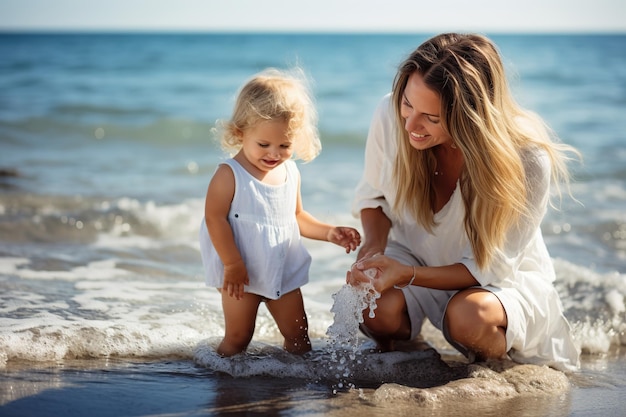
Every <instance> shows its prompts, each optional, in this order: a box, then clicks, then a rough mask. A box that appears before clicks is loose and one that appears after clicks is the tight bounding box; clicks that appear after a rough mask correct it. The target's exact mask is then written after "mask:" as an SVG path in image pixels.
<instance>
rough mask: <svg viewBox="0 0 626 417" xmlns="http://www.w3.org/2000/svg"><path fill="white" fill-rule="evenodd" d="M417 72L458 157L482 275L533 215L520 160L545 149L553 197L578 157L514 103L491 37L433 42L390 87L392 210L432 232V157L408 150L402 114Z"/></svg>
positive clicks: (418, 51)
mask: <svg viewBox="0 0 626 417" xmlns="http://www.w3.org/2000/svg"><path fill="white" fill-rule="evenodd" d="M414 72H417V73H419V74H420V75H421V76H422V77H423V78H424V82H425V83H426V85H427V86H428V87H429V88H430V89H431V90H433V91H435V92H436V93H438V94H439V96H440V98H441V113H440V114H441V123H442V126H443V128H444V129H445V130H446V131H447V132H448V133H449V135H450V136H451V137H452V141H453V145H454V146H456V147H457V148H458V149H459V150H460V151H461V152H462V154H463V159H464V168H463V171H462V174H461V178H460V187H461V193H462V197H463V201H464V204H465V220H464V224H465V231H466V233H467V236H468V238H469V241H470V242H471V245H472V250H473V253H474V257H475V260H476V263H477V265H478V266H479V267H480V268H481V269H484V268H486V267H487V266H488V265H489V263H490V261H491V259H492V258H493V256H494V254H495V252H496V251H497V250H498V249H501V248H503V247H504V244H505V243H506V236H507V233H508V232H509V230H510V229H511V228H514V227H516V226H518V225H519V224H520V221H521V220H522V219H523V218H524V217H526V216H529V215H530V214H531V213H530V210H531V209H530V207H529V204H528V194H529V190H528V186H529V185H528V183H527V180H526V173H525V168H524V163H523V159H522V155H523V154H524V153H525V152H527V151H529V150H532V149H533V148H538V149H542V150H544V151H545V152H546V154H547V155H548V157H549V160H550V162H551V165H552V170H551V175H552V180H553V181H554V182H555V184H556V185H557V191H558V184H559V183H561V182H564V183H566V184H567V183H568V181H569V173H568V170H567V167H566V162H567V160H568V159H570V158H568V157H567V152H568V151H572V152H574V153H577V152H576V150H575V149H573V148H572V147H570V146H568V145H565V144H563V143H559V142H558V141H556V140H554V139H553V135H552V133H551V131H550V130H549V129H548V128H547V126H546V125H545V124H544V123H543V121H542V120H541V119H540V118H539V117H538V116H536V115H535V114H533V113H532V112H529V111H527V110H524V109H522V108H521V107H520V106H519V105H518V104H517V103H516V102H515V100H514V98H513V97H512V95H511V93H510V91H509V88H508V84H507V80H506V76H505V73H504V68H503V65H502V61H501V59H500V55H499V53H498V51H497V49H496V47H495V45H494V44H493V43H492V42H491V41H490V40H489V39H488V38H486V37H484V36H482V35H475V34H469V35H464V34H455V33H448V34H442V35H438V36H435V37H434V38H431V39H430V40H428V41H426V42H424V43H423V44H422V45H420V46H419V47H418V48H417V49H416V50H415V51H414V52H413V53H411V55H410V56H409V57H408V58H407V59H406V60H405V61H404V62H403V63H402V64H401V65H400V67H399V69H398V72H397V74H396V77H395V79H394V84H393V102H394V106H395V113H396V122H397V128H396V131H397V140H398V146H399V151H398V155H397V157H396V162H395V166H394V180H395V183H396V186H397V189H398V194H397V195H398V196H397V199H396V201H395V202H394V210H396V211H404V210H408V211H409V212H410V213H412V215H413V216H414V217H415V219H416V220H417V221H418V222H419V223H420V224H422V225H423V226H424V227H425V228H426V229H427V230H429V231H431V232H432V230H433V227H434V226H435V224H436V223H435V220H434V213H433V207H434V204H433V203H434V192H433V187H432V183H431V181H432V173H433V172H434V171H435V168H436V167H435V164H436V161H435V155H434V153H433V150H432V149H427V150H424V151H418V150H416V149H415V148H413V147H411V145H410V143H409V140H408V137H407V135H408V134H407V132H406V130H405V129H404V119H403V118H402V116H401V114H400V108H401V103H402V96H403V94H404V90H405V88H406V85H407V81H408V79H409V76H410V75H411V74H413V73H414ZM559 193H560V192H559Z"/></svg>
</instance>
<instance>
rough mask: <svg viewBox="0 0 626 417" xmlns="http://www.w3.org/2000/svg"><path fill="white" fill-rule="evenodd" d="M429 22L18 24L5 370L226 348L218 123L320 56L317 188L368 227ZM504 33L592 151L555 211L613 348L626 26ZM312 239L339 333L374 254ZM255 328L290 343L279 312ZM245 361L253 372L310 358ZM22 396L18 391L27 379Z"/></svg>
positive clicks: (622, 266)
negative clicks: (238, 103)
mask: <svg viewBox="0 0 626 417" xmlns="http://www.w3.org/2000/svg"><path fill="white" fill-rule="evenodd" d="M428 37H429V35H426V34H413V35H409V34H405V35H380V34H377V35H349V34H342V35H333V34H324V35H322V34H319V35H314V34H41V33H40V34H0V57H2V58H0V174H1V175H0V289H1V292H0V368H1V367H2V366H10V365H11V364H13V363H18V362H19V363H27V364H31V365H32V366H35V365H36V364H40V363H44V362H46V361H60V360H66V359H89V358H128V357H132V358H140V359H142V360H146V359H150V360H153V359H155V360H164V359H166V358H182V359H194V360H195V361H196V362H198V363H206V362H207V358H206V346H207V343H208V345H210V344H211V343H212V342H211V340H212V338H215V337H219V336H220V335H221V333H222V331H223V327H222V326H223V324H222V317H221V308H220V301H219V298H218V297H217V295H216V292H215V291H214V290H212V289H209V288H206V287H204V285H203V279H202V276H201V274H202V272H201V263H200V258H199V252H198V244H197V228H198V224H199V222H200V220H201V218H202V214H203V204H204V193H205V191H206V186H207V184H208V181H209V179H210V176H211V174H212V173H213V170H214V169H215V167H216V164H217V163H218V162H219V161H220V159H221V158H223V157H224V155H223V153H222V152H221V150H220V149H219V147H218V146H217V144H216V142H215V140H214V138H213V137H212V133H211V129H212V127H213V126H214V123H215V121H216V120H217V119H219V118H224V117H228V115H229V113H230V111H231V109H232V106H233V103H234V97H235V94H236V91H237V89H238V88H239V87H240V86H241V84H242V83H243V82H244V81H245V80H246V79H248V78H249V77H250V76H252V75H253V74H254V73H256V72H258V71H260V70H262V69H264V68H266V67H278V68H288V67H291V66H294V65H298V66H300V67H302V68H303V69H304V70H305V72H306V73H307V74H308V75H309V77H310V79H311V82H312V89H313V92H314V95H315V98H316V104H317V107H318V112H319V116H320V123H319V129H320V132H321V137H322V143H323V150H322V154H321V155H320V156H319V157H318V158H317V159H316V160H314V161H313V162H311V163H309V164H300V169H301V171H302V176H303V184H302V193H303V201H304V205H305V207H306V209H307V210H308V211H310V212H311V213H312V214H314V215H316V216H317V217H319V218H321V219H323V220H326V221H329V222H334V223H340V224H348V225H353V226H355V227H358V226H359V224H358V221H357V220H356V219H354V218H353V217H352V216H351V214H350V203H351V199H352V195H353V191H354V187H355V186H356V184H357V182H358V180H359V178H360V176H361V172H362V168H363V150H364V143H365V137H366V134H367V129H368V125H369V120H370V117H371V114H372V111H373V109H374V107H375V106H376V104H377V102H378V100H379V99H380V98H381V97H382V96H383V95H384V94H385V93H387V92H388V91H389V90H390V87H391V83H392V80H393V76H394V74H395V69H396V66H397V65H398V64H399V62H400V61H401V60H402V59H403V58H404V56H405V55H406V54H407V53H409V52H410V51H411V50H412V49H413V48H415V47H416V46H417V45H418V44H419V43H421V42H422V41H424V40H425V39H427V38H428ZM493 39H494V40H495V42H496V43H497V44H498V46H499V48H500V50H501V53H502V56H503V59H504V62H505V64H506V68H507V71H508V75H509V77H510V82H511V85H512V89H513V91H514V92H515V95H516V97H517V98H518V100H519V101H520V102H521V103H522V104H523V105H524V106H526V107H528V108H530V109H532V110H534V111H536V112H538V113H539V114H540V115H542V116H543V117H544V118H545V119H546V121H547V122H548V123H549V124H550V125H551V127H552V128H553V129H554V130H555V132H556V133H557V134H558V135H559V136H560V138H561V139H562V140H563V141H564V142H566V143H569V144H572V145H574V146H575V147H577V148H578V149H580V150H581V152H582V153H583V156H584V161H583V163H582V164H574V165H572V170H573V173H574V177H575V178H574V179H575V181H574V183H573V184H572V193H573V195H574V197H575V199H571V198H569V197H568V196H564V198H563V200H562V202H560V204H559V202H558V200H557V205H558V206H560V210H559V211H556V210H553V211H551V212H550V213H549V214H548V216H547V217H546V219H545V222H544V224H543V226H542V227H543V231H544V236H545V238H546V241H547V244H548V246H549V250H550V252H551V254H552V256H553V258H554V262H555V266H556V270H557V276H558V279H557V282H556V285H557V289H558V290H559V292H560V294H561V296H562V299H563V304H564V306H565V310H566V315H567V316H568V318H569V319H570V321H571V322H572V325H573V328H574V331H575V335H576V339H577V341H578V342H579V343H580V345H581V348H582V350H583V353H584V354H583V360H584V361H586V362H585V363H587V364H590V363H596V362H595V361H596V359H597V358H598V357H599V355H600V356H602V355H608V354H609V353H610V352H615V351H621V350H623V346H624V345H626V334H625V331H626V325H625V324H624V318H625V317H626V307H625V301H624V296H625V295H626V210H625V209H626V164H625V161H626V117H625V116H626V36H624V35H494V36H493ZM307 246H308V247H309V249H310V251H311V253H312V255H313V265H312V269H311V282H310V284H308V285H307V286H306V287H304V289H303V291H304V296H305V304H306V307H307V312H308V314H309V321H310V325H311V326H310V333H311V337H312V339H313V343H314V347H322V346H325V345H326V344H327V340H328V334H327V330H328V329H329V327H330V326H331V325H332V324H333V322H334V321H335V320H336V319H337V318H336V317H333V313H332V312H331V308H332V306H333V294H337V293H338V292H339V291H340V289H341V288H342V285H343V282H344V278H345V271H346V270H347V269H348V268H349V266H350V264H351V263H352V262H353V260H354V259H353V255H346V254H345V253H343V252H342V251H341V250H340V249H339V248H336V247H333V246H332V245H329V244H327V243H320V242H307ZM433 337H435V336H433ZM207 340H209V342H207ZM255 341H258V342H259V343H266V344H268V345H270V346H271V345H279V344H280V335H279V334H278V333H277V330H276V329H275V326H274V325H273V322H272V320H271V317H270V316H269V315H268V314H267V312H265V311H261V312H260V315H259V320H258V322H257V333H256V335H255ZM431 342H432V343H433V344H435V345H436V346H441V350H442V351H444V352H445V351H446V349H447V348H446V347H445V345H444V343H443V342H441V341H440V340H437V339H436V338H435V339H434V340H433V341H431ZM260 349H261V350H263V349H262V348H260ZM449 353H453V352H452V351H450V352H449ZM265 354H267V353H262V354H261V355H265ZM203 355H204V356H203ZM267 355H269V356H270V357H274V356H276V354H275V353H269V354H267ZM278 356H280V355H278ZM279 362H280V360H279ZM244 365H245V366H247V367H248V368H247V369H248V371H246V372H249V373H251V374H255V372H259V373H263V372H265V373H266V374H270V375H272V374H274V375H275V376H280V375H284V373H285V372H286V373H287V374H289V373H290V372H291V371H288V370H286V368H285V367H284V366H282V367H281V366H279V365H276V364H272V363H270V364H269V365H268V364H265V365H263V366H264V367H265V368H263V370H262V371H261V370H259V369H256V368H254V367H252V368H250V367H251V366H252V364H251V363H245V364H244ZM368 366H370V367H374V368H375V365H371V364H370V365H368ZM590 366H591V365H590ZM251 369H252V370H251ZM621 369H622V372H623V368H621ZM378 371H382V369H380V368H379V369H378ZM230 372H231V373H232V372H234V373H235V374H236V373H237V372H235V371H232V370H231V371H230ZM246 372H243V371H242V373H241V375H244V374H245V375H248V374H246ZM601 373H602V372H601ZM609 373H610V372H609ZM379 374H380V373H377V372H373V376H371V379H370V380H369V381H367V383H366V385H372V384H375V383H376V381H377V379H376V378H378V375H379ZM360 375H361V378H364V379H365V380H367V379H368V377H367V376H363V375H362V372H361V373H360ZM621 375H622V377H624V374H623V373H622V374H621ZM291 376H294V375H291ZM625 378H626V377H625ZM331 379H332V378H331ZM344 379H345V378H344ZM348 379H349V378H348ZM344 383H348V384H351V383H352V384H353V385H355V383H353V382H350V381H344ZM356 385H357V386H358V383H356ZM624 386H626V383H624V385H622V386H621V387H622V389H623V387H624ZM25 390H26V391H28V390H27V389H25ZM2 395H3V394H0V403H6V402H8V401H10V400H12V399H15V397H16V396H17V397H19V396H20V395H19V394H16V393H15V392H13V393H5V394H4V396H2ZM24 395H26V394H24Z"/></svg>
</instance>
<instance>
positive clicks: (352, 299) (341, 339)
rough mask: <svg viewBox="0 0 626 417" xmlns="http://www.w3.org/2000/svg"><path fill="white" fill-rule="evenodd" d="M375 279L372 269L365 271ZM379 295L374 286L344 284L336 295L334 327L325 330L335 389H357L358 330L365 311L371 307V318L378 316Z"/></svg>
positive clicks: (360, 360)
mask: <svg viewBox="0 0 626 417" xmlns="http://www.w3.org/2000/svg"><path fill="white" fill-rule="evenodd" d="M366 273H367V274H368V276H370V277H372V275H373V273H372V272H370V270H368V271H366ZM378 298H380V293H379V292H377V291H376V290H375V289H374V286H373V285H372V284H371V283H365V284H362V285H359V286H351V285H347V284H346V285H344V286H343V287H342V288H341V289H340V290H339V291H338V292H337V293H335V294H333V306H332V308H331V310H330V311H331V313H333V315H334V320H333V324H331V325H330V327H329V328H328V330H327V331H326V335H327V336H328V337H329V339H328V353H329V356H330V358H329V368H330V369H331V370H333V371H334V378H335V379H336V380H337V383H336V388H338V389H344V388H354V387H355V386H354V383H353V382H350V381H351V379H352V377H353V375H354V369H355V367H357V366H359V365H361V364H362V358H361V355H362V353H363V352H362V350H361V349H360V345H361V343H360V341H359V327H360V325H361V323H363V311H364V310H366V309H368V308H369V317H371V318H373V317H375V312H374V310H376V308H377V304H376V300H377V299H378Z"/></svg>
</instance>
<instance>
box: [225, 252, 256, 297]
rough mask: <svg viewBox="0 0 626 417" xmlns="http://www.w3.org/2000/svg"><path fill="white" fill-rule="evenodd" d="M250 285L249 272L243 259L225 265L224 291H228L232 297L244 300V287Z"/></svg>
mask: <svg viewBox="0 0 626 417" xmlns="http://www.w3.org/2000/svg"><path fill="white" fill-rule="evenodd" d="M249 284H250V279H249V278H248V270H247V269H246V264H245V263H244V262H243V259H240V260H239V261H237V262H235V263H232V264H228V265H224V285H222V291H226V292H227V293H228V295H229V296H230V297H234V298H236V299H237V300H241V299H242V298H243V293H244V291H243V290H244V285H249Z"/></svg>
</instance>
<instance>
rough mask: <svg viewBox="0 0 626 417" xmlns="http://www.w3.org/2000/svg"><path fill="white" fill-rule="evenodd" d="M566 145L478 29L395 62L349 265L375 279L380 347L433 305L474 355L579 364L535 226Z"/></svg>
mask: <svg viewBox="0 0 626 417" xmlns="http://www.w3.org/2000/svg"><path fill="white" fill-rule="evenodd" d="M568 151H571V152H574V153H576V151H575V150H574V149H573V148H571V147H568V146H566V145H564V144H561V143H557V142H555V141H553V140H552V139H551V137H550V135H549V131H548V129H547V128H546V127H545V125H544V124H543V122H542V121H541V119H539V118H538V117H537V116H535V115H534V114H532V113H530V112H528V111H525V110H524V109H522V108H520V107H519V106H518V105H517V104H516V103H515V101H514V99H513V98H512V96H511V93H510V91H509V88H508V85H507V81H506V77H505V73H504V69H503V65H502V62H501V59H500V57H499V54H498V51H497V49H496V47H495V45H494V44H493V43H492V42H491V41H490V40H489V39H487V38H486V37H484V36H481V35H461V34H442V35H439V36H436V37H434V38H432V39H430V40H428V41H426V42H425V43H423V44H422V45H421V46H419V47H418V48H417V50H415V51H414V52H413V53H412V54H411V55H410V56H409V57H408V58H407V59H406V60H405V61H404V62H403V63H402V64H401V66H400V68H399V70H398V73H397V75H396V78H395V80H394V84H393V92H392V93H391V94H390V95H387V96H386V97H385V98H384V99H383V101H382V102H381V104H380V105H379V107H378V109H377V110H376V113H375V115H374V118H373V121H372V124H371V128H370V132H369V136H368V140H367V145H366V150H365V168H364V174H363V178H362V181H361V183H360V184H359V186H358V188H357V191H356V198H355V202H354V213H355V215H358V216H360V218H361V223H362V225H363V233H364V235H365V242H364V244H363V246H362V248H361V250H360V251H359V254H358V258H357V263H355V265H354V266H353V268H352V270H351V271H350V272H349V273H348V275H347V281H348V282H349V283H351V284H353V285H357V284H358V283H360V282H368V281H370V280H371V281H373V284H374V286H375V288H376V290H377V291H378V292H380V293H381V298H380V299H379V300H378V308H377V310H376V311H375V317H374V318H370V317H369V315H368V314H364V315H363V319H364V323H363V331H364V332H365V333H366V334H368V335H369V336H371V337H372V338H373V339H374V340H375V341H376V342H377V344H378V348H379V349H380V350H381V351H389V350H393V349H394V341H396V340H411V339H413V338H415V337H417V336H418V335H419V333H420V331H421V327H422V324H423V321H424V319H425V318H428V319H429V320H430V321H431V322H432V324H433V325H434V326H435V327H437V328H438V329H440V330H441V331H442V332H443V334H444V336H445V337H446V339H447V340H448V341H449V342H450V343H451V344H452V345H453V346H454V347H455V348H456V349H458V350H459V351H460V352H462V353H463V354H464V355H466V356H468V357H469V358H470V359H472V358H476V359H478V360H485V359H489V358H501V357H503V356H505V355H506V354H508V355H509V356H510V357H511V358H512V359H514V360H517V361H520V362H526V363H536V364H548V365H551V366H554V367H556V368H561V369H575V368H576V367H577V366H578V349H577V347H576V345H575V343H574V341H573V339H572V335H571V330H570V326H569V324H568V322H567V320H566V319H565V317H564V316H563V312H562V306H561V301H560V299H559V296H558V294H557V292H556V290H555V288H554V286H553V281H554V279H555V273H554V269H553V265H552V263H551V260H550V256H549V254H548V251H547V249H546V247H545V244H544V241H543V237H542V234H541V229H540V223H541V221H542V219H543V216H544V214H545V212H546V208H547V204H548V202H549V194H550V190H549V187H550V183H551V181H554V183H555V184H557V185H558V184H559V183H560V182H567V180H568V172H567V168H566V166H565V162H566V161H567V159H568V158H567V155H566V152H568ZM368 269H375V270H376V276H375V277H374V278H373V279H370V278H369V277H368V275H366V274H365V273H364V272H365V271H366V270H368Z"/></svg>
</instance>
